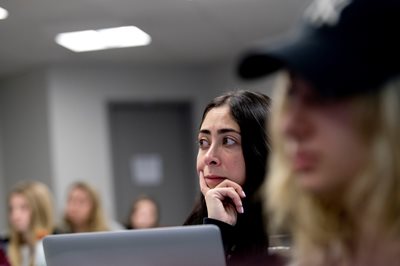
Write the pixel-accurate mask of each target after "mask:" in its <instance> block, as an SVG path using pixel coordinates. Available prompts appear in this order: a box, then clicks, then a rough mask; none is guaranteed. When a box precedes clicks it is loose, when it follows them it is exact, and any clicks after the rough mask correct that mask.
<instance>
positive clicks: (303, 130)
mask: <svg viewBox="0 0 400 266" xmlns="http://www.w3.org/2000/svg"><path fill="white" fill-rule="evenodd" d="M308 115H309V113H308V110H307V108H306V106H305V105H304V103H302V102H301V100H299V99H293V100H291V101H290V102H289V103H288V106H287V108H286V110H285V111H284V114H283V119H282V132H283V134H284V135H285V136H286V137H287V138H289V139H294V140H303V139H305V138H307V137H308V135H309V134H310V132H311V123H310V120H309V118H308Z"/></svg>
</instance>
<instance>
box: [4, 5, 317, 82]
mask: <svg viewBox="0 0 400 266" xmlns="http://www.w3.org/2000/svg"><path fill="white" fill-rule="evenodd" d="M309 2H310V1H309V0H0V6H2V7H4V8H6V9H7V10H8V11H9V12H10V15H9V18H8V19H6V20H2V21H1V20H0V77H2V76H3V77H4V76H5V75H9V74H12V73H14V72H17V71H22V70H25V69H29V68H32V67H36V66H43V65H48V64H64V63H129V64H204V63H214V62H220V61H223V60H227V59H228V60H229V59H232V58H234V57H236V56H238V54H239V53H240V52H243V50H244V49H245V48H246V47H247V46H249V45H250V44H251V43H252V42H254V41H257V40H260V39H264V38H265V37H268V36H269V37H271V38H272V37H276V36H277V35H279V34H281V33H282V32H286V31H287V30H288V29H289V28H290V27H291V26H293V24H294V23H296V22H297V21H298V17H299V15H300V14H301V11H302V10H303V8H304V7H305V5H306V4H307V3H309ZM123 25H135V26H138V27H140V28H142V29H143V30H144V31H146V32H147V33H149V34H150V35H151V36H152V43H151V45H150V46H147V47H136V48H124V49H114V50H105V51H96V52H88V53H73V52H71V51H69V50H67V49H65V48H63V47H61V46H58V45H57V44H56V43H55V42H54V41H53V39H54V36H55V35H56V34H57V33H60V32H66V31H75V30H85V29H97V28H107V27H116V26H123Z"/></svg>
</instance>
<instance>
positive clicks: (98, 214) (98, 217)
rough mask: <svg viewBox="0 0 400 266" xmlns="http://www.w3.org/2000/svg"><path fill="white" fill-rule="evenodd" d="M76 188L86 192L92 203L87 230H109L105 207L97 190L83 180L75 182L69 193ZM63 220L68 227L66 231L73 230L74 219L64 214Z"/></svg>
mask: <svg viewBox="0 0 400 266" xmlns="http://www.w3.org/2000/svg"><path fill="white" fill-rule="evenodd" d="M74 189H80V190H83V191H84V192H86V194H87V195H88V196H89V199H90V201H91V203H92V209H91V210H90V213H89V218H88V222H87V227H86V231H87V232H96V231H108V230H109V228H108V226H107V223H106V220H105V218H104V212H103V208H102V206H101V202H100V198H99V196H98V193H97V192H96V190H95V189H94V188H93V187H92V186H91V185H89V184H88V183H85V182H82V181H78V182H75V183H73V184H72V185H71V187H70V189H69V193H71V191H73V190H74ZM63 222H64V227H66V228H65V229H66V231H67V232H73V230H74V225H73V223H72V221H71V220H70V219H69V218H68V216H67V214H64V219H63Z"/></svg>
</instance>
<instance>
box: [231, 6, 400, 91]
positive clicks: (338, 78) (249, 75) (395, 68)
mask: <svg viewBox="0 0 400 266" xmlns="http://www.w3.org/2000/svg"><path fill="white" fill-rule="evenodd" d="M282 68H286V69H289V70H291V71H294V72H296V73H298V74H299V75H301V76H302V77H304V78H305V79H307V80H308V81H309V82H310V83H311V84H312V85H313V87H314V88H315V89H316V90H318V93H320V94H321V95H322V96H332V97H341V96H349V95H354V94H357V93H363V92H367V91H374V90H378V89H379V88H381V87H382V85H384V83H386V82H388V81H389V80H390V79H392V78H394V77H396V76H399V75H400V0H325V1H324V0H317V1H314V2H313V3H312V4H311V5H310V6H309V7H308V8H307V9H306V10H305V12H304V16H303V19H302V21H301V23H300V25H299V27H298V28H296V31H295V32H294V34H292V35H288V36H287V37H286V38H285V39H281V41H279V42H276V43H274V44H271V43H269V44H265V45H263V46H262V47H257V48H254V49H252V50H250V51H248V52H247V53H246V54H245V55H244V56H243V57H242V58H241V59H240V62H239V66H238V74H239V76H240V77H241V78H243V79H255V78H260V77H262V76H266V75H268V74H270V73H272V72H275V71H277V70H279V69H282Z"/></svg>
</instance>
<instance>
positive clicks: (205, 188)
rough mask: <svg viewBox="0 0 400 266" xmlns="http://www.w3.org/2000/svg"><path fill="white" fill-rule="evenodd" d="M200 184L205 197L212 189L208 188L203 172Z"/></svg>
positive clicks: (200, 174) (200, 173)
mask: <svg viewBox="0 0 400 266" xmlns="http://www.w3.org/2000/svg"><path fill="white" fill-rule="evenodd" d="M199 184H200V191H201V193H203V195H206V193H207V192H208V191H209V190H210V188H209V187H208V185H207V183H206V180H205V179H204V173H203V171H200V172H199Z"/></svg>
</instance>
